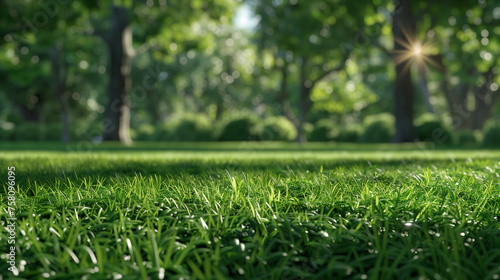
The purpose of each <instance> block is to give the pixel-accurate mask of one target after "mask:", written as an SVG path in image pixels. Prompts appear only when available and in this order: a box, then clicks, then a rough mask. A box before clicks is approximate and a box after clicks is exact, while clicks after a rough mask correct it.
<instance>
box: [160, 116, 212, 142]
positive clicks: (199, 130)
mask: <svg viewBox="0 0 500 280" xmlns="http://www.w3.org/2000/svg"><path fill="white" fill-rule="evenodd" d="M212 130H213V129H212V123H211V122H210V120H209V119H208V117H207V116H205V115H202V114H185V115H177V116H174V117H172V118H171V119H170V120H169V121H167V122H166V123H164V124H163V125H161V126H160V128H159V129H158V131H157V135H156V139H157V140H160V141H212V140H213V136H212Z"/></svg>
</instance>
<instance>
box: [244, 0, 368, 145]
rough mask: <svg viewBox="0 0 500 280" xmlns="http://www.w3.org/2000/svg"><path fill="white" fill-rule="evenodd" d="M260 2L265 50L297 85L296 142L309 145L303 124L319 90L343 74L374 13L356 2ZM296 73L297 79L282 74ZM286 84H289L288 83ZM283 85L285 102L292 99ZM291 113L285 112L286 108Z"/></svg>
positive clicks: (257, 7)
mask: <svg viewBox="0 0 500 280" xmlns="http://www.w3.org/2000/svg"><path fill="white" fill-rule="evenodd" d="M337 2H338V1H319V0H314V1H290V2H288V1H272V2H270V1H255V2H253V3H252V4H253V7H254V10H255V13H256V14H257V15H258V16H259V17H260V19H261V20H260V23H259V26H258V31H260V32H259V45H260V49H261V50H269V51H271V52H272V53H274V56H275V57H276V59H275V63H276V65H278V67H281V70H280V71H281V72H282V73H284V74H283V75H282V79H287V80H290V81H298V88H297V91H296V94H297V96H298V98H297V103H298V104H296V107H297V108H298V110H296V111H297V113H298V117H297V118H295V117H291V116H290V115H291V112H288V113H287V115H288V116H289V118H291V120H292V121H295V119H297V121H295V122H296V125H297V130H298V137H297V140H298V141H299V142H305V141H306V137H305V134H304V130H303V125H304V123H305V122H306V118H307V114H308V112H309V110H310V109H311V99H310V97H311V93H312V92H313V90H314V88H315V87H316V85H317V84H318V83H319V82H321V81H323V80H327V79H329V78H330V77H331V76H332V75H333V74H334V73H337V72H339V71H342V70H343V69H344V67H345V65H346V62H347V60H348V59H349V57H350V56H351V54H352V52H353V48H354V45H355V44H354V43H355V42H354V40H355V38H356V36H357V35H358V33H359V30H362V29H363V27H364V25H365V24H364V21H363V17H360V15H363V13H364V12H365V10H367V9H370V8H373V7H367V6H365V5H360V4H359V3H358V4H356V3H355V1H344V2H342V5H340V4H339V3H337ZM290 68H291V69H293V70H294V73H292V75H293V78H292V79H290V78H289V75H288V74H287V73H285V72H283V71H289V70H290ZM285 83H286V81H285ZM285 83H282V85H281V99H282V103H283V104H284V105H286V102H285V100H284V99H283V98H284V97H285V96H287V94H286V93H287V90H286V89H285ZM285 111H286V109H285Z"/></svg>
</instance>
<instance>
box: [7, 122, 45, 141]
mask: <svg viewBox="0 0 500 280" xmlns="http://www.w3.org/2000/svg"><path fill="white" fill-rule="evenodd" d="M42 136H43V127H42V125H40V124H39V123H35V122H25V123H21V124H18V125H16V126H15V127H14V140H15V141H38V140H41V139H42Z"/></svg>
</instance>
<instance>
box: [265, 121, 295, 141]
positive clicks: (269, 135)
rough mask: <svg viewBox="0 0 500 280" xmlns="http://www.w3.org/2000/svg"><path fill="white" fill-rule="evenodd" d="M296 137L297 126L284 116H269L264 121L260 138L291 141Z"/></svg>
mask: <svg viewBox="0 0 500 280" xmlns="http://www.w3.org/2000/svg"><path fill="white" fill-rule="evenodd" d="M295 138H297V128H296V127H295V125H294V124H293V123H292V122H291V121H290V120H288V119H287V118H286V117H283V116H279V117H270V118H267V119H266V120H265V121H264V128H263V129H262V133H261V136H260V140H264V141H270V140H272V141H293V140H295Z"/></svg>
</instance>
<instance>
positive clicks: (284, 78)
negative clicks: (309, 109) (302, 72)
mask: <svg viewBox="0 0 500 280" xmlns="http://www.w3.org/2000/svg"><path fill="white" fill-rule="evenodd" d="M287 67H288V65H287V64H286V63H285V65H283V66H282V67H281V69H280V70H281V87H280V92H279V94H278V102H279V103H280V104H281V107H282V108H281V110H282V115H283V116H284V117H286V118H287V119H288V120H289V121H291V122H292V123H293V124H294V125H295V127H296V128H297V131H299V121H298V120H297V117H296V116H295V114H294V113H293V110H292V108H291V106H290V103H289V102H288V91H287V85H288V71H287Z"/></svg>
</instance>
